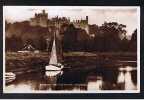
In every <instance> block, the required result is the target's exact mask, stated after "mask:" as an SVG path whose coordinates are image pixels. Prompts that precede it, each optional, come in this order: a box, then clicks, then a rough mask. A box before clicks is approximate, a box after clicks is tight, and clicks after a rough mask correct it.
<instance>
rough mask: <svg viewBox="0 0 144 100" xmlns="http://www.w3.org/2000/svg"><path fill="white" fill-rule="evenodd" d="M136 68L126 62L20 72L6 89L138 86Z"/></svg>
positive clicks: (85, 89) (22, 91) (26, 90)
mask: <svg viewBox="0 0 144 100" xmlns="http://www.w3.org/2000/svg"><path fill="white" fill-rule="evenodd" d="M136 71H137V70H136V68H134V67H131V66H125V67H120V68H118V69H110V68H95V69H92V70H91V69H90V70H88V69H87V70H64V71H46V72H36V73H29V74H25V75H21V76H18V77H17V78H16V80H15V81H14V82H12V83H11V84H8V85H6V87H5V91H6V92H11V93H27V92H33V91H35V90H36V91H38V90H43V91H54V90H58V91H61V90H68V91H87V90H90V91H91V90H92V91H97V90H136V89H137V88H136V86H137V81H136V79H135V77H136ZM134 80H135V81H134Z"/></svg>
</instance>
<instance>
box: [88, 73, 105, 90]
mask: <svg viewBox="0 0 144 100" xmlns="http://www.w3.org/2000/svg"><path fill="white" fill-rule="evenodd" d="M102 86H103V79H102V77H101V76H97V77H96V76H91V78H89V79H88V84H87V90H102Z"/></svg>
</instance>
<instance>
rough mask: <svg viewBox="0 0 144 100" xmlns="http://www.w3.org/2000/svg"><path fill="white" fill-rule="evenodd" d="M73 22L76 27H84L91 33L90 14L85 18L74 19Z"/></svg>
mask: <svg viewBox="0 0 144 100" xmlns="http://www.w3.org/2000/svg"><path fill="white" fill-rule="evenodd" d="M73 24H74V26H75V27H76V28H81V29H84V30H85V31H86V32H87V33H88V34H89V26H88V16H86V19H85V20H83V19H81V20H74V21H73Z"/></svg>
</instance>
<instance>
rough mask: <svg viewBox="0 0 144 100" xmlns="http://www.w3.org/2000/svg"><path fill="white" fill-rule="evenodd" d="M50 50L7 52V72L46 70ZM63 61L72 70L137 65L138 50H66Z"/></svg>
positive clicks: (18, 72) (20, 72)
mask: <svg viewBox="0 0 144 100" xmlns="http://www.w3.org/2000/svg"><path fill="white" fill-rule="evenodd" d="M49 56H50V52H40V53H34V52H29V53H18V52H6V53H5V60H6V61H5V63H6V64H5V65H6V66H5V69H6V72H14V73H16V74H24V73H29V72H35V71H39V70H44V66H46V65H47V64H48V63H49ZM63 56H64V57H63V63H64V65H65V66H66V67H69V68H70V70H81V69H83V70H85V69H95V68H97V67H106V68H113V69H114V68H117V67H119V66H130V65H133V66H135V67H136V65H137V53H136V52H64V53H63Z"/></svg>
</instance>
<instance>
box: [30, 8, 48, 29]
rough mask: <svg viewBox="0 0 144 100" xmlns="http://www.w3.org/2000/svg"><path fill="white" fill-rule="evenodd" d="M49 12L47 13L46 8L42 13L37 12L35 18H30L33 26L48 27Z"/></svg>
mask: <svg viewBox="0 0 144 100" xmlns="http://www.w3.org/2000/svg"><path fill="white" fill-rule="evenodd" d="M47 20H48V13H45V10H43V11H42V13H38V14H37V13H35V16H34V18H31V19H30V25H32V26H37V25H39V26H42V27H47Z"/></svg>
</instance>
